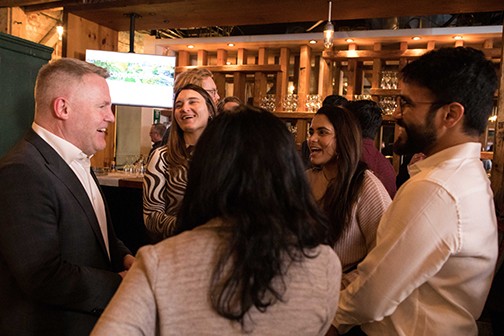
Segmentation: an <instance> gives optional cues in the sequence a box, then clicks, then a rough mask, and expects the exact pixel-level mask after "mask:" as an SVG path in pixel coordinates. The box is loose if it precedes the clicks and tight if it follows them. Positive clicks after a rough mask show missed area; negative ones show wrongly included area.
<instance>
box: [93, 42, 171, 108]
mask: <svg viewBox="0 0 504 336" xmlns="http://www.w3.org/2000/svg"><path fill="white" fill-rule="evenodd" d="M86 62H89V63H93V64H95V65H98V66H101V67H103V68H105V69H107V70H108V72H109V73H110V77H109V78H107V82H108V85H109V88H110V96H111V98H112V103H113V104H116V105H133V106H144V107H173V84H174V77H175V56H161V55H148V54H135V53H123V52H115V51H104V50H86Z"/></svg>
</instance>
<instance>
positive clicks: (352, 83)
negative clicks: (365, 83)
mask: <svg viewBox="0 0 504 336" xmlns="http://www.w3.org/2000/svg"><path fill="white" fill-rule="evenodd" d="M348 50H357V45H356V44H355V43H350V44H349V45H348ZM359 63H360V62H359V61H358V60H357V59H356V58H351V59H349V60H348V88H347V94H346V98H347V99H348V100H353V97H354V95H356V94H360V93H361V91H362V67H361V66H359Z"/></svg>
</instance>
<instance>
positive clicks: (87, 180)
mask: <svg viewBox="0 0 504 336" xmlns="http://www.w3.org/2000/svg"><path fill="white" fill-rule="evenodd" d="M32 128H33V130H34V131H35V133H37V134H38V135H39V136H40V137H41V138H42V139H44V141H45V142H47V143H48V144H49V145H50V146H51V147H52V148H53V149H54V150H55V151H56V152H57V153H58V154H59V156H61V158H62V159H63V160H64V161H65V162H66V163H67V164H68V165H69V166H70V168H71V169H72V171H73V172H74V173H75V175H77V178H78V179H79V181H80V182H81V184H82V186H83V187H84V189H85V190H86V193H87V195H88V197H89V200H90V201H91V204H92V205H93V209H94V212H95V214H96V218H97V219H98V223H99V224H100V231H101V233H102V236H103V240H104V242H105V247H106V248H107V254H108V256H109V258H110V251H109V241H108V231H107V216H106V214H105V203H104V202H103V198H102V196H101V193H100V190H99V189H98V185H97V184H96V182H95V181H94V179H93V177H92V176H91V162H90V158H91V157H90V156H89V157H88V156H87V155H86V154H85V153H83V152H82V150H80V149H79V148H78V147H76V146H74V145H73V144H71V143H70V142H68V141H66V140H65V139H63V138H60V137H58V136H57V135H55V134H53V133H51V132H49V131H48V130H46V129H44V128H43V127H41V126H40V125H37V124H36V123H35V122H34V123H33V124H32Z"/></svg>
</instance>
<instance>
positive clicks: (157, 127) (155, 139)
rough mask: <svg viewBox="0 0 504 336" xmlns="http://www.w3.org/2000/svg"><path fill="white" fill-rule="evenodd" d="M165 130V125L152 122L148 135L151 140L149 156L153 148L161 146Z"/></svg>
mask: <svg viewBox="0 0 504 336" xmlns="http://www.w3.org/2000/svg"><path fill="white" fill-rule="evenodd" d="M165 132H166V126H165V125H164V124H161V123H157V124H152V126H151V129H150V132H149V136H150V138H151V142H152V148H151V150H150V152H149V157H150V156H151V154H152V152H153V151H154V149H156V148H158V147H161V146H162V145H163V136H164V135H165Z"/></svg>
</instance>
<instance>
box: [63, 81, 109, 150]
mask: <svg viewBox="0 0 504 336" xmlns="http://www.w3.org/2000/svg"><path fill="white" fill-rule="evenodd" d="M68 112H69V118H68V120H67V122H66V123H65V129H64V130H63V132H64V138H65V139H66V140H67V141H69V142H71V143H73V144H74V145H75V146H77V147H79V148H80V149H81V150H82V151H83V152H84V153H85V154H87V155H92V154H95V153H96V152H98V151H101V150H103V149H104V148H105V146H106V145H107V143H106V132H107V127H108V126H109V124H110V123H113V122H114V121H115V117H114V114H113V113H112V110H111V99H110V93H109V88H108V84H107V81H106V80H105V78H103V77H101V76H99V75H96V74H88V75H85V76H84V77H82V81H81V82H80V83H79V84H77V86H76V88H75V89H74V90H73V93H72V94H71V95H70V96H69V97H68Z"/></svg>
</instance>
